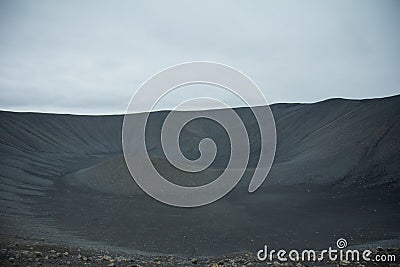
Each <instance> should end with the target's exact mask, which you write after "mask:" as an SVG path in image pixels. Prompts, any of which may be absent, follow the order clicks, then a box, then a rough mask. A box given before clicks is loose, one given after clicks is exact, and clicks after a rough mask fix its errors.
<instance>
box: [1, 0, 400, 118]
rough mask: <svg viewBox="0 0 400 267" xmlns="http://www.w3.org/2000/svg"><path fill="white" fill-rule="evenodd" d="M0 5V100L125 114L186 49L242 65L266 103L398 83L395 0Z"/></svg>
mask: <svg viewBox="0 0 400 267" xmlns="http://www.w3.org/2000/svg"><path fill="white" fill-rule="evenodd" d="M0 5H1V6H0V10H1V11H0V88H1V90H0V109H10V110H34V111H43V112H67V113H85V114H107V113H122V112H124V111H125V109H126V107H127V104H128V102H129V100H130V98H131V96H132V94H133V93H134V91H135V90H136V89H137V88H138V87H139V86H140V84H141V83H142V82H144V81H145V80H146V79H147V78H148V77H150V76H151V75H153V74H154V73H156V72H158V71H160V70H162V69H164V68H165V67H168V66H170V65H174V64H178V63H181V62H187V61H193V60H208V61H217V62H221V63H224V64H228V65H231V66H233V67H235V68H237V69H240V70H241V71H243V72H244V73H245V74H247V75H248V76H249V77H251V78H252V79H253V80H254V81H255V82H256V83H257V84H258V85H259V87H260V88H261V89H262V90H263V91H264V93H265V95H266V97H267V99H268V101H269V102H271V103H276V102H314V101H318V100H321V99H326V98H330V97H345V98H370V97H379V96H386V95H392V94H398V93H399V84H400V83H399V82H400V75H399V74H400V73H399V69H400V63H399V62H400V58H399V52H398V47H400V37H399V35H398V28H399V26H400V16H398V14H399V11H400V4H399V2H398V1H386V0H384V1H361V0H359V1H329V2H328V1H302V2H299V1H274V2H273V1H253V2H248V1H234V2H232V1H200V2H192V1H168V2H167V1H145V2H141V3H136V1H129V2H128V1H127V2H124V1H121V2H117V3H113V4H111V3H109V2H108V1H85V2H81V1H65V2H54V1H35V2H22V1H2V2H1V4H0ZM203 92H206V93H210V94H213V93H215V92H213V90H212V89H208V91H207V90H203ZM181 94H182V93H181ZM187 94H188V96H187V97H189V98H190V97H191V96H192V95H193V92H190V90H188V92H187ZM216 94H217V95H220V93H216ZM211 96H212V95H211ZM180 98H181V96H179V97H178V98H177V99H180ZM172 100H173V99H172V98H170V99H169V100H168V99H166V102H165V103H164V104H163V105H161V106H160V108H168V107H169V106H171V105H172V102H174V101H172ZM226 100H227V101H228V102H229V101H230V103H231V104H232V105H237V102H235V101H234V100H232V99H231V98H230V97H226Z"/></svg>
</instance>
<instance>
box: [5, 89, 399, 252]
mask: <svg viewBox="0 0 400 267" xmlns="http://www.w3.org/2000/svg"><path fill="white" fill-rule="evenodd" d="M259 108H262V107H259ZM272 110H273V114H274V117H275V120H276V126H277V137H278V144H277V153H276V157H275V161H274V164H273V167H272V169H271V172H270V174H269V176H268V179H267V180H266V182H265V183H264V185H263V186H262V188H260V190H259V191H257V192H256V194H252V195H249V194H247V192H246V190H245V188H240V190H239V189H235V190H234V192H233V193H232V194H230V195H229V196H228V197H226V198H225V199H223V200H221V201H219V202H218V203H215V204H213V205H209V206H207V207H205V208H200V209H194V210H192V211H179V212H178V211H176V209H174V208H172V207H164V206H163V205H161V204H159V203H156V202H155V201H154V200H152V199H151V198H148V197H146V196H145V195H144V193H143V192H142V191H141V190H140V189H139V188H138V187H137V186H136V184H135V183H134V182H133V180H132V179H131V178H130V176H129V173H128V171H127V168H126V166H125V164H124V161H123V158H122V148H121V127H122V120H123V117H122V116H74V115H54V114H34V113H13V112H1V113H0V125H1V127H0V140H1V141H0V192H1V193H0V210H1V218H0V219H1V223H2V225H1V227H2V228H4V229H6V228H7V229H8V230H10V233H11V232H12V231H13V230H15V229H17V228H18V227H22V228H23V227H26V226H23V225H19V224H18V223H15V224H13V225H10V222H15V221H19V222H23V221H28V218H30V219H29V220H30V222H31V221H35V219H32V218H36V217H42V216H43V217H46V216H45V215H46V214H47V215H49V214H50V215H51V216H49V217H52V218H51V219H50V220H49V225H50V224H52V227H55V228H60V229H68V230H71V231H75V232H77V235H78V236H80V237H83V238H87V239H90V240H96V241H101V242H103V241H104V242H105V243H107V244H111V245H119V246H126V247H130V248H135V249H139V250H144V251H153V252H157V251H159V252H167V253H175V252H176V253H184V254H185V253H192V254H196V253H199V254H210V253H211V254H212V253H219V252H221V253H222V252H224V253H225V252H230V251H235V250H243V249H251V248H253V247H254V248H255V247H257V246H258V245H261V246H262V242H265V241H266V240H265V239H266V238H267V239H273V237H271V236H268V234H267V233H265V234H263V233H257V232H252V231H251V230H249V229H247V228H248V227H247V226H246V227H247V228H246V227H243V226H244V225H248V224H249V223H259V224H260V227H261V226H262V225H268V223H271V224H272V225H270V226H271V227H274V226H275V224H277V225H281V226H282V225H283V226H285V225H286V223H283V221H287V220H293V218H291V217H288V218H287V217H280V216H281V215H280V213H279V212H278V211H277V213H276V217H277V218H276V219H275V220H274V222H270V220H271V218H269V217H268V216H267V217H258V216H259V215H256V214H259V211H258V210H254V211H253V210H252V209H253V208H254V206H255V205H256V206H257V205H260V206H263V205H264V204H265V205H266V206H267V207H268V205H275V204H276V203H278V202H279V204H280V205H282V206H283V207H286V208H287V209H289V210H290V209H291V208H293V209H294V210H295V211H296V212H297V211H299V210H302V209H304V214H298V213H296V215H293V216H309V214H308V212H315V211H316V208H315V207H314V208H313V205H314V204H313V199H315V201H316V202H318V201H320V200H321V199H319V198H322V199H325V198H329V197H331V196H332V197H333V198H334V197H336V195H337V194H336V193H337V191H335V190H342V189H349V190H353V191H354V192H363V191H362V190H366V189H368V190H378V191H379V190H382V192H394V191H395V192H397V191H398V188H399V180H398V178H399V174H400V154H399V151H400V139H399V136H400V124H399V121H400V120H399V119H400V96H395V97H389V98H383V99H372V100H362V101H353V100H343V99H331V100H326V101H322V102H318V103H315V104H276V105H273V106H272ZM215 112H224V111H221V110H219V111H215ZM237 112H238V114H239V115H240V116H241V118H242V119H243V121H244V122H245V125H246V127H247V128H248V130H249V132H250V141H251V152H252V153H251V157H250V163H249V170H248V173H247V174H246V178H245V179H243V181H242V182H241V183H240V185H243V186H245V187H246V188H247V185H248V177H250V175H251V171H252V168H253V167H254V166H255V164H256V162H257V160H258V153H257V148H258V147H259V137H258V134H259V132H258V130H257V124H256V122H255V120H254V118H253V117H252V115H251V113H250V110H249V109H245V108H241V109H237ZM167 114H168V112H155V113H152V114H151V115H150V124H149V128H148V138H149V143H148V148H149V153H150V155H151V156H152V159H153V160H154V162H155V163H156V165H157V167H158V168H159V170H160V172H165V173H166V174H168V173H169V174H170V176H171V180H173V181H174V182H177V183H180V184H188V185H191V184H192V182H193V181H194V184H196V183H205V182H208V181H209V180H210V179H213V178H214V177H216V176H218V174H219V173H220V170H221V169H223V167H224V166H225V164H226V162H227V160H228V159H229V142H227V136H226V133H225V132H224V131H222V130H221V128H219V126H218V125H216V124H215V123H212V122H210V121H206V120H197V121H194V122H192V123H191V124H189V125H188V126H187V127H185V128H184V130H183V132H182V136H181V145H182V151H183V153H184V154H185V155H186V156H188V157H189V158H196V157H197V156H198V153H199V152H198V150H197V146H198V142H199V141H200V140H201V139H202V138H204V137H210V138H213V139H214V140H215V141H216V143H217V146H218V154H217V160H216V161H215V162H214V163H213V165H212V166H211V168H210V169H209V170H207V171H206V172H204V173H200V174H196V175H194V176H191V177H190V179H188V178H187V175H186V174H185V173H182V172H176V170H173V168H172V167H171V166H170V165H169V164H168V163H167V162H166V160H165V159H164V157H163V152H162V149H161V148H160V145H159V131H160V125H161V124H162V122H163V119H164V118H165V117H166V116H167ZM137 116H144V114H138V115H137ZM171 173H172V175H171ZM240 185H239V187H240ZM287 186H290V187H287ZM318 186H323V187H327V186H329V187H332V186H333V188H336V189H334V190H333V189H332V191H329V192H328V193H326V194H322V195H318V196H313V197H311V198H310V197H309V196H308V197H306V195H304V194H300V195H295V194H294V195H290V194H289V195H290V196H288V195H287V194H288V193H287V192H286V191H285V193H283V195H285V196H287V197H283V198H279V197H277V199H278V200H277V199H271V194H269V193H268V190H269V188H303V187H304V188H307V190H308V191H307V192H309V189H310V188H316V187H318ZM85 190H87V191H85ZM274 190H275V189H274ZM284 190H286V189H284ZM290 190H291V189H289V191H290ZM300 191H301V190H300ZM373 192H375V191H373ZM379 192H381V191H379ZM275 193H276V191H275ZM268 194H269V195H268ZM352 194H354V193H352ZM360 194H362V193H360ZM92 195H93V196H94V197H93V198H91V196H92ZM129 196H140V199H134V201H133V202H134V203H133V204H132V203H131V202H130V201H132V198H129V199H128V197H129ZM86 198H88V199H89V200H88V199H86ZM44 199H45V200H46V201H43V200H44ZM93 199H96V201H97V202H98V203H97V204H93V203H92V201H93ZM99 199H100V201H99ZM105 199H106V200H107V201H106V200H105ZM293 199H295V200H294V201H295V202H298V203H301V204H299V205H303V206H300V207H299V206H296V207H295V206H293V205H292V204H291V203H290V202H293ZM349 199H351V198H349ZM355 199H357V198H355ZM363 199H364V198H362V197H361V198H359V201H360V203H361V202H362V201H364V200H363ZM369 199H370V200H371V201H375V199H374V197H373V196H372V195H370V196H369ZM102 201H103V202H102ZM104 201H106V202H104ZM113 201H117V202H113ZM276 201H278V202H276ZM285 201H286V202H287V203H286V202H285ZM385 201H389V200H385ZM90 203H92V204H90ZM149 203H150V204H149ZM285 203H286V204H285ZM344 203H347V202H345V198H343V199H342V202H340V203H339V202H338V203H337V204H335V203H333V202H332V203H328V204H329V205H332V207H333V208H335V205H339V204H340V205H343V204H344ZM355 203H356V204H355V205H358V204H360V203H358V202H357V201H355ZM385 203H386V204H387V202H385ZM398 203H399V201H398V198H396V197H394V200H393V199H391V200H390V201H389V204H390V205H388V204H387V205H388V209H389V211H388V210H384V211H382V212H384V213H383V215H382V214H380V216H384V215H385V214H386V215H388V214H389V213H390V216H391V218H392V219H391V221H390V220H389V221H388V220H386V219H387V218H386V217H384V218H383V220H386V221H387V224H386V228H385V227H383V228H382V229H381V231H380V232H377V233H376V234H375V235H370V237H369V238H368V237H365V238H364V239H363V238H359V239H358V243H362V242H368V241H374V240H383V239H388V238H393V237H394V238H398V236H399V235H398V233H397V232H396V231H394V232H393V231H392V230H391V229H392V228H393V229H396V228H398V227H397V226H399V225H398V222H399V208H398ZM378 204H379V203H378ZM68 205H70V206H68ZM77 205H79V206H81V207H80V211H81V212H83V214H82V213H80V212H78V211H76V212H75V211H74V210H75V209H74V208H73V207H76V206H77ZM85 205H88V206H85ZM114 205H117V206H118V208H116V206H114ZM146 205H149V206H148V207H147V206H146ZM286 205H287V206H286ZM360 205H361V204H360ZM100 206H101V207H103V208H104V209H109V210H115V212H120V213H118V214H116V213H112V212H111V211H110V213H108V211H107V212H104V211H102V210H98V209H100V208H101V207H100ZM365 206H368V204H365ZM144 207H146V209H147V211H146V214H141V209H144ZM42 208H43V210H42ZM58 208H60V210H57V209H58ZM355 208H357V206H356V207H355ZM118 209H121V210H118ZM122 209H123V210H122ZM168 209H172V212H171V210H168ZM318 210H319V209H318ZM45 211H46V212H45ZM152 211H153V213H154V214H158V215H157V216H158V217H157V216H156V215H154V214H151V213H152ZM175 211H176V213H174V212H175ZM269 211H270V215H271V214H272V215H273V214H274V211H273V208H271V209H270V210H269ZM102 212H103V213H102ZM127 212H130V213H134V214H136V215H137V216H139V215H140V216H141V217H140V218H142V219H138V218H137V217H129V216H128V215H126V213H127ZM238 212H241V215H240V216H239V217H238V215H237V214H238ZM44 213H45V214H44ZM122 213H123V214H124V216H123V217H122V218H120V222H119V223H120V224H116V223H115V220H114V221H108V219H107V218H109V217H110V216H111V217H112V216H114V217H115V216H119V215H121V214H122ZM350 213H351V212H349V214H350ZM63 214H69V215H68V218H64V217H63V216H65V215H63ZM160 214H167V215H160ZM125 216H127V217H125ZM132 216H133V215H132ZM181 216H184V217H181ZM213 216H217V217H215V218H219V219H223V220H224V223H225V222H226V221H227V220H229V221H230V223H229V224H228V225H224V228H223V229H224V230H221V229H220V228H219V227H220V226H218V225H217V224H218V222H219V219H215V218H214V217H213ZM349 216H350V215H349ZM363 216H365V217H368V216H369V214H368V213H362V214H361V213H360V215H359V217H360V218H364V217H363ZM388 216H389V215H388ZM199 217H202V218H203V219H204V220H206V221H207V222H204V224H203V225H202V224H201V223H199V222H198V218H199ZM81 218H84V219H86V220H92V219H96V220H97V221H96V222H97V223H98V225H97V226H96V227H99V229H103V230H102V235H103V236H102V237H99V236H98V235H99V233H98V232H95V231H94V230H92V229H91V228H90V225H85V222H82V221H80V219H81ZM99 218H100V219H99ZM174 218H176V219H174ZM182 218H185V219H182ZM193 218H196V219H193ZM296 218H298V217H296ZM47 219H48V218H47ZM209 219H215V221H214V222H210V221H209ZM57 220H58V221H57ZM82 220H83V219H82ZM127 220H137V224H136V227H135V228H136V230H132V229H131V228H129V227H130V224H129V223H128V222H127ZM152 220H158V221H159V222H160V223H163V224H164V225H167V226H168V225H170V226H171V225H172V224H176V223H181V224H182V227H181V228H182V229H181V231H183V232H182V233H181V234H182V236H185V237H182V238H181V239H180V238H178V239H177V240H175V239H174V237H172V236H168V235H165V236H164V237H158V238H157V237H154V236H153V237H152V238H149V236H148V235H147V236H146V234H148V232H147V231H150V230H151V231H152V232H156V233H157V229H156V228H154V227H155V225H153V222H149V221H152ZM60 221H62V223H64V225H62V224H61V223H59V222H60ZM314 221H315V224H316V226H315V227H314V228H318V229H319V228H321V224H322V225H323V223H322V222H318V219H315V220H314ZM372 221H373V220H372ZM46 222H48V220H47V221H46ZM200 222H201V220H200ZM293 223H294V222H293ZM299 223H300V224H301V221H300V222H299V221H298V222H296V224H299ZM303 223H304V224H307V223H310V222H303ZM376 223H378V221H377V222H376ZM6 224H7V225H6ZM42 224H44V222H42V221H40V222H39V225H42ZM193 224H199V225H200V226H203V227H202V228H201V229H197V228H195V230H196V231H195V230H193V229H190V230H187V229H186V230H187V231H188V232H187V233H189V234H191V235H192V239H191V242H192V243H194V244H195V245H193V244H192V248H190V249H189V250H190V251H191V252H187V251H186V249H187V248H188V247H191V245H190V244H188V243H186V241H185V238H186V235H185V234H184V233H186V232H184V231H186V230H185V226H189V225H193ZM113 226H114V227H115V229H114V228H113V229H111V228H112V227H113ZM49 227H50V226H49ZM102 227H103V228H102ZM124 227H126V228H124ZM171 227H172V226H171ZM285 227H286V228H285ZM285 227H283V230H284V232H285V233H286V235H287V236H286V237H285V236H283V235H281V237H280V238H281V239H285V238H287V240H286V241H285V242H286V243H285V242H283V243H282V242H281V243H279V242H278V241H277V240H275V241H274V242H275V243H276V244H287V245H295V244H300V245H301V244H303V243H304V242H305V241H304V239H307V238H305V237H304V236H300V235H296V234H290V231H293V229H294V228H293V227H294V226H293V225H290V224H287V225H286V226H285ZM304 227H305V226H304ZM346 227H347V225H345V224H343V225H342V228H343V232H345V233H351V229H352V226H348V227H347V228H346ZM363 227H364V228H365V229H364V230H365V231H368V227H372V228H373V227H375V226H374V224H372V225H369V224H368V225H365V226H363ZM243 228H245V229H247V230H243ZM300 228H301V227H300ZM118 229H123V230H121V232H119V230H118ZM238 229H240V230H238ZM108 230H109V232H107V231H108ZM283 230H282V231H283ZM297 230H299V231H303V232H304V235H307V233H308V232H310V231H314V230H313V229H308V228H307V229H302V228H301V229H297ZM221 231H222V232H223V231H225V232H229V235H230V237H227V236H225V235H222V234H220V232H221ZM241 231H244V232H241ZM346 231H347V232H346ZM391 231H392V232H391ZM232 232H234V234H232ZM314 232H315V231H314ZM389 232H390V233H389ZM385 233H389V235H388V236H385ZM30 234H32V236H33V235H35V230H31V233H30ZM108 234H109V235H110V236H108ZM159 234H160V235H162V232H160V233H159ZM330 234H332V233H331V232H329V231H326V232H325V236H323V234H321V235H322V237H319V239H318V238H316V240H319V241H318V242H319V243H318V242H316V243H315V244H324V243H326V242H328V241H327V239H328V236H329V235H330ZM212 235H215V236H216V237H210V236H212ZM275 235H276V236H279V233H276V234H275ZM121 236H125V237H127V240H125V241H124V238H123V237H122V238H121ZM359 236H365V235H363V233H361V234H360V235H359ZM213 238H214V239H213ZM248 239H249V240H250V239H251V240H253V241H251V242H252V243H246V242H250V241H249V240H248ZM289 239H293V240H294V241H293V240H289ZM115 240H118V241H115ZM149 240H150V241H151V240H153V241H154V240H155V242H153V241H152V242H153V243H158V246H157V245H154V244H150V243H148V242H150V241H149ZM171 240H175V241H176V243H177V244H176V247H172V248H171V247H169V245H170V243H171ZM207 240H208V241H207ZM210 240H211V241H212V242H214V243H213V244H215V245H210V244H209V243H210V242H211V241H210ZM329 241H335V240H329ZM218 242H223V245H221V244H220V243H218ZM257 242H259V243H257ZM301 242H303V243H301ZM307 242H308V241H307ZM307 242H306V244H309V243H307ZM193 246H194V247H193ZM222 247H223V248H222ZM193 251H194V252H193Z"/></svg>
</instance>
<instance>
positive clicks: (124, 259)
mask: <svg viewBox="0 0 400 267" xmlns="http://www.w3.org/2000/svg"><path fill="white" fill-rule="evenodd" d="M374 254H381V255H382V254H386V255H388V254H394V255H396V262H390V263H389V262H386V263H382V262H380V263H378V262H347V261H343V262H330V261H328V260H325V261H323V262H318V263H313V262H286V263H281V262H278V261H272V262H269V261H267V262H260V261H258V260H257V259H256V256H255V255H254V254H253V253H236V254H230V255H224V256H220V257H210V258H204V257H200V258H184V257H178V256H149V255H138V254H129V253H117V254H116V253H115V252H110V251H106V250H96V249H83V248H74V247H63V246H54V245H49V244H45V243H44V242H34V243H32V244H25V243H24V244H20V243H18V242H13V243H7V244H3V243H2V244H1V251H0V266H131V267H134V266H209V267H225V266H296V267H301V266H335V267H338V266H359V267H361V266H400V263H399V259H398V258H399V254H400V249H382V248H378V249H376V250H375V251H374Z"/></svg>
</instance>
